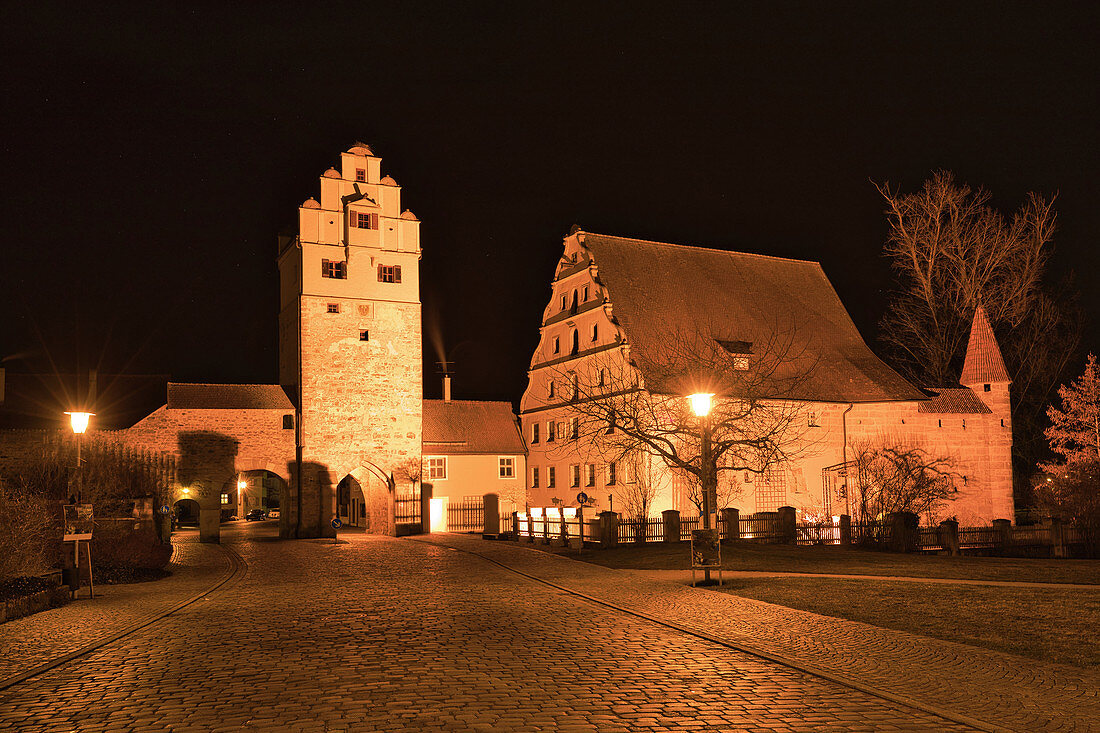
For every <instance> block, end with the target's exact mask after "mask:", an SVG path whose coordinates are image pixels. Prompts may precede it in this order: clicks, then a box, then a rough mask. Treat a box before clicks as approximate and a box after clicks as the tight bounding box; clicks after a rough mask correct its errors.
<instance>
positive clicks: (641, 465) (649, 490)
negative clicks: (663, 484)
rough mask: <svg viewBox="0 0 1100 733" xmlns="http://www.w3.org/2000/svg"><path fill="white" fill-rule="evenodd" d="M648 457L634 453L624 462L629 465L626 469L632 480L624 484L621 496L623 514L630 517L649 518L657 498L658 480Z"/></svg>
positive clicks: (637, 518)
mask: <svg viewBox="0 0 1100 733" xmlns="http://www.w3.org/2000/svg"><path fill="white" fill-rule="evenodd" d="M648 458H649V456H643V455H639V454H634V455H631V456H629V457H628V458H627V459H626V460H625V461H623V462H622V463H623V464H624V465H625V466H628V468H627V469H626V471H627V475H628V476H629V477H630V479H631V480H630V481H628V482H626V483H624V484H622V489H621V490H620V492H619V497H620V498H621V499H622V502H623V516H625V517H627V518H629V519H636V520H642V521H644V520H646V519H649V513H650V512H651V511H652V510H653V502H654V500H656V498H657V481H656V480H655V477H654V475H653V470H652V466H651V465H650V462H649V460H648Z"/></svg>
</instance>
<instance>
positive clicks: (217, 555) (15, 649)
mask: <svg viewBox="0 0 1100 733" xmlns="http://www.w3.org/2000/svg"><path fill="white" fill-rule="evenodd" d="M172 544H173V545H175V551H174V552H173V554H172V561H171V562H170V563H169V564H168V568H167V569H168V570H170V571H171V572H172V575H171V576H170V577H167V578H162V579H161V580H154V581H150V582H146V583H129V584H125V585H100V584H96V586H95V598H92V599H89V598H88V589H87V587H83V588H81V589H80V593H79V594H78V596H77V600H75V601H72V602H71V603H69V604H68V605H65V606H61V607H60V608H53V609H50V610H48V611H42V612H41V613H36V614H34V615H32V616H27V617H25V618H21V619H16V620H15V621H9V622H8V623H6V624H3V625H0V649H3V650H4V653H3V654H0V685H2V684H3V682H4V680H7V679H9V678H10V677H12V676H14V675H18V674H22V673H24V672H26V671H28V670H31V669H34V668H35V667H38V666H39V665H41V664H44V663H46V662H49V661H50V660H53V659H57V658H58V657H62V656H64V655H66V654H69V653H71V652H74V651H76V650H78V649H82V648H84V647H86V646H88V645H90V644H93V643H95V642H96V641H98V640H101V639H106V638H108V637H110V636H112V635H114V634H116V633H118V632H120V631H122V630H124V629H126V628H128V627H130V626H132V625H134V624H137V623H140V622H142V621H145V620H148V619H150V618H152V617H155V616H157V615H159V614H161V613H163V612H164V611H167V610H168V609H170V608H172V607H173V606H175V605H177V604H179V603H181V602H183V601H185V600H187V599H188V598H191V597H193V596H194V595H196V594H198V593H201V592H203V590H205V589H207V588H210V587H211V586H213V585H214V584H216V583H217V582H218V581H219V580H221V579H222V578H225V577H227V576H228V574H229V573H231V572H232V570H233V567H234V565H233V563H232V562H231V560H230V558H229V555H228V554H227V553H226V551H225V550H223V549H222V548H221V547H220V546H219V545H207V544H201V543H200V542H199V541H198V532H194V531H186V530H185V531H177V532H176V533H175V534H173V536H172Z"/></svg>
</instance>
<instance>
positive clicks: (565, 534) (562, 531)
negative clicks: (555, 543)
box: [558, 505, 569, 547]
mask: <svg viewBox="0 0 1100 733" xmlns="http://www.w3.org/2000/svg"><path fill="white" fill-rule="evenodd" d="M558 539H559V540H560V541H561V546H562V547H569V527H568V526H566V524H565V506H564V505H563V506H559V507H558Z"/></svg>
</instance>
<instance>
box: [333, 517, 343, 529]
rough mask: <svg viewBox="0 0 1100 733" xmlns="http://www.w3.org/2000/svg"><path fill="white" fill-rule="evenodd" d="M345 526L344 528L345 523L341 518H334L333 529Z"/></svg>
mask: <svg viewBox="0 0 1100 733" xmlns="http://www.w3.org/2000/svg"><path fill="white" fill-rule="evenodd" d="M343 526H344V523H343V522H341V521H340V517H333V518H332V528H333V529H340V528H341V527H343Z"/></svg>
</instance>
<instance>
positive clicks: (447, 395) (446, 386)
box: [443, 374, 451, 402]
mask: <svg viewBox="0 0 1100 733" xmlns="http://www.w3.org/2000/svg"><path fill="white" fill-rule="evenodd" d="M443 401H444V402H450V401H451V375H450V374H444V375H443Z"/></svg>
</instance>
